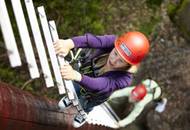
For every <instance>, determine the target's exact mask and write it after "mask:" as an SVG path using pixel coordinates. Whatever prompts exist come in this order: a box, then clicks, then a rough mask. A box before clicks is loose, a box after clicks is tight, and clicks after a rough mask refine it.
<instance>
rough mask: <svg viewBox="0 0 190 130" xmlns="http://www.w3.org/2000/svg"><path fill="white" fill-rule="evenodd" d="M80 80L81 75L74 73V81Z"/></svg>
mask: <svg viewBox="0 0 190 130" xmlns="http://www.w3.org/2000/svg"><path fill="white" fill-rule="evenodd" d="M81 80H82V75H81V74H80V73H79V72H77V71H76V73H75V81H78V82H80V81H81Z"/></svg>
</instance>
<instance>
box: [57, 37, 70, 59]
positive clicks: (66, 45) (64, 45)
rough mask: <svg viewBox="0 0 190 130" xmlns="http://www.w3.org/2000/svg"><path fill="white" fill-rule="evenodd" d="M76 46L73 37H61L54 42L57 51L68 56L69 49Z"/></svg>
mask: <svg viewBox="0 0 190 130" xmlns="http://www.w3.org/2000/svg"><path fill="white" fill-rule="evenodd" d="M72 48H74V43H73V41H72V40H71V39H67V40H63V39H59V40H57V41H56V42H55V43H54V49H55V53H56V54H59V55H63V56H66V55H67V54H68V53H69V51H70V50H71V49H72Z"/></svg>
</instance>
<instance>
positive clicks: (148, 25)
mask: <svg viewBox="0 0 190 130" xmlns="http://www.w3.org/2000/svg"><path fill="white" fill-rule="evenodd" d="M159 21H160V17H158V18H156V17H151V20H150V21H149V22H143V23H142V24H141V26H140V28H139V31H140V32H143V33H145V34H146V35H147V36H149V35H150V34H151V33H152V32H153V31H154V28H155V26H156V25H157V23H158V22H159Z"/></svg>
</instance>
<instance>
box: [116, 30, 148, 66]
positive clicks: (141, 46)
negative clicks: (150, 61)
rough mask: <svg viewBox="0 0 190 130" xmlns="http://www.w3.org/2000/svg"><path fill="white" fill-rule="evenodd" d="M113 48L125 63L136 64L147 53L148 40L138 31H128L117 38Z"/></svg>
mask: <svg viewBox="0 0 190 130" xmlns="http://www.w3.org/2000/svg"><path fill="white" fill-rule="evenodd" d="M115 48H116V50H117V52H118V53H119V54H120V56H121V57H122V58H123V59H124V60H125V61H126V62H127V63H130V64H132V65H136V64H138V63H140V62H141V60H142V59H143V58H144V57H145V56H146V55H147V54H148V52H149V41H148V39H147V38H146V36H145V35H144V34H142V33H140V32H128V33H125V34H123V35H122V36H120V37H119V38H117V40H116V41H115Z"/></svg>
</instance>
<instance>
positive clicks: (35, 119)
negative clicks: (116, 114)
mask: <svg viewBox="0 0 190 130" xmlns="http://www.w3.org/2000/svg"><path fill="white" fill-rule="evenodd" d="M73 113H76V110H75V109H74V108H71V109H68V110H67V111H64V112H60V111H59V109H58V106H57V101H55V100H50V99H47V98H44V97H37V96H34V95H32V94H30V93H29V92H26V91H23V90H20V89H18V88H16V87H14V86H10V85H8V84H5V83H2V82H0V130H73V129H74V128H73V127H72V125H71V124H72V119H73V116H74V115H73ZM84 129H85V130H97V129H98V130H108V129H109V128H105V127H100V126H93V125H88V124H85V125H84V126H83V127H81V128H79V129H78V130H84Z"/></svg>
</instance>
